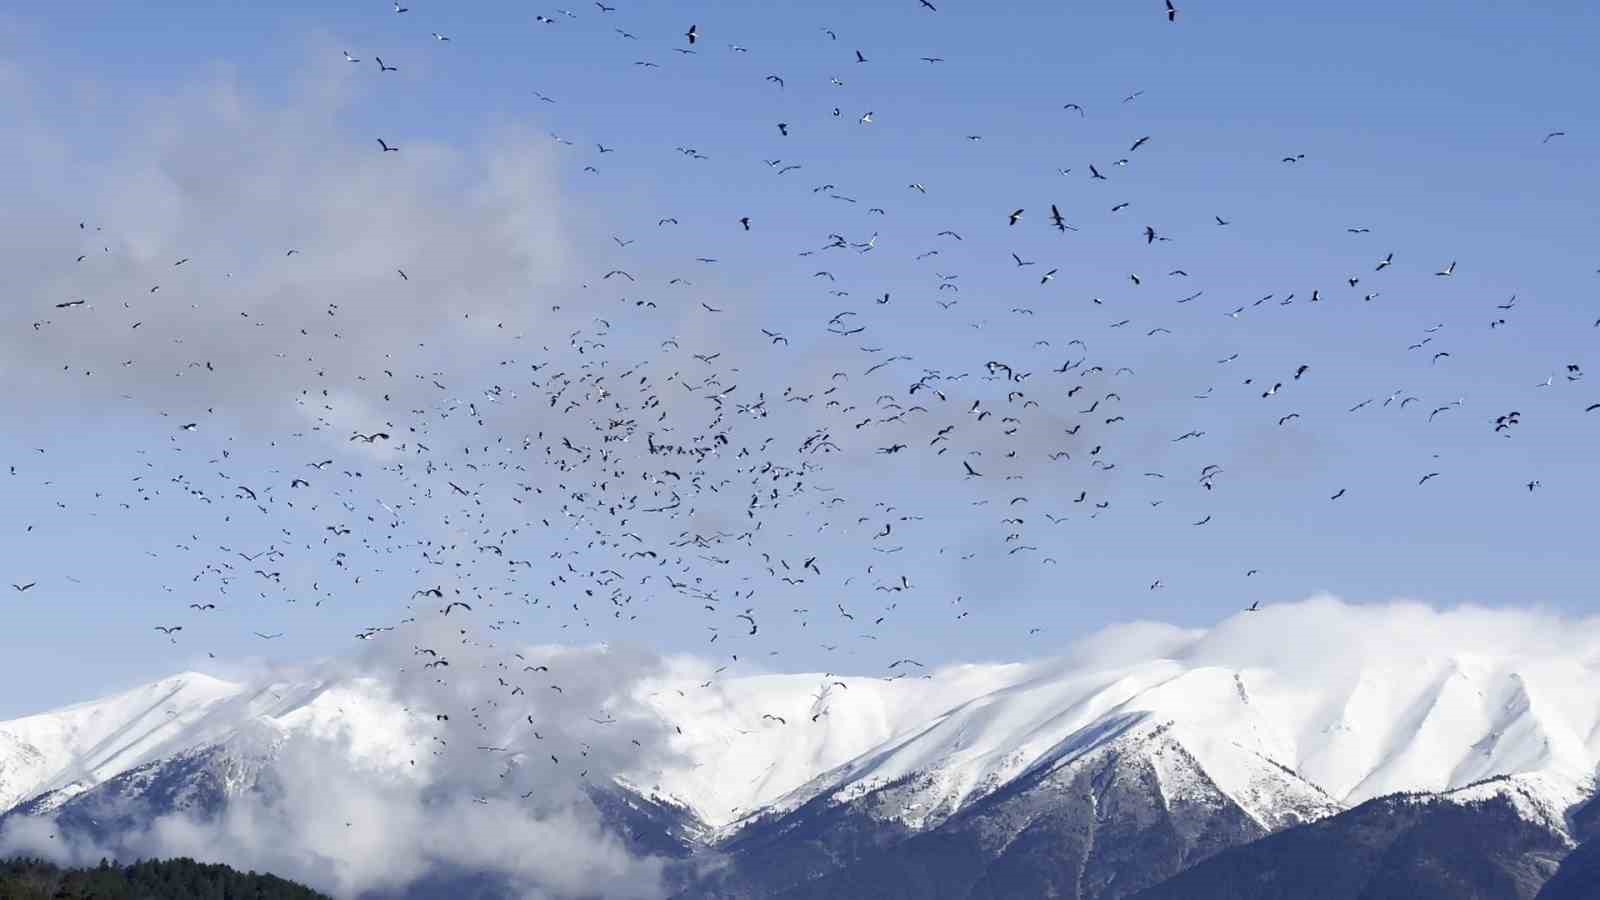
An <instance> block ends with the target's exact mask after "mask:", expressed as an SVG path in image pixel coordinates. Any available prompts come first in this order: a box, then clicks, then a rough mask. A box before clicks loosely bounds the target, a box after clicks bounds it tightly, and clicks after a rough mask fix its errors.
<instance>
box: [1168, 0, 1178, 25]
mask: <svg viewBox="0 0 1600 900" xmlns="http://www.w3.org/2000/svg"><path fill="white" fill-rule="evenodd" d="M1167 21H1168V22H1176V21H1178V8H1177V7H1176V6H1173V5H1172V0H1167Z"/></svg>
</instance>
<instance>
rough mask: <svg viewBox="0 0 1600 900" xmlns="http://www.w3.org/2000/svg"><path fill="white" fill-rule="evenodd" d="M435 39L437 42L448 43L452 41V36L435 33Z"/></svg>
mask: <svg viewBox="0 0 1600 900" xmlns="http://www.w3.org/2000/svg"><path fill="white" fill-rule="evenodd" d="M433 39H434V40H436V41H448V40H450V35H448V34H440V33H439V32H437V31H435V32H434V33H433Z"/></svg>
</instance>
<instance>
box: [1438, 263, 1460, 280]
mask: <svg viewBox="0 0 1600 900" xmlns="http://www.w3.org/2000/svg"><path fill="white" fill-rule="evenodd" d="M1455 273H1456V262H1455V260H1451V261H1450V265H1448V266H1445V267H1444V268H1443V269H1440V270H1439V271H1437V272H1435V273H1433V274H1434V275H1437V276H1439V277H1441V278H1449V277H1450V276H1451V275H1454V274H1455Z"/></svg>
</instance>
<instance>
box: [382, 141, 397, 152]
mask: <svg viewBox="0 0 1600 900" xmlns="http://www.w3.org/2000/svg"><path fill="white" fill-rule="evenodd" d="M378 146H379V147H382V148H383V152H384V153H399V152H400V148H399V147H391V146H389V145H388V144H386V143H384V140H383V138H378Z"/></svg>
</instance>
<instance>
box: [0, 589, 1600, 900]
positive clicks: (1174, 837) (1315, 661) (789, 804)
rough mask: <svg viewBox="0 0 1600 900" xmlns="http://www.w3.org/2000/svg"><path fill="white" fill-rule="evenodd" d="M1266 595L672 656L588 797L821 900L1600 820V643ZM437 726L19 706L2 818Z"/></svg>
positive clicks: (1538, 859) (1098, 881)
mask: <svg viewBox="0 0 1600 900" xmlns="http://www.w3.org/2000/svg"><path fill="white" fill-rule="evenodd" d="M1266 613H1267V611H1263V614H1261V615H1252V616H1244V617H1238V620H1237V621H1230V622H1228V623H1224V624H1223V625H1221V626H1218V627H1217V628H1215V629H1212V630H1211V631H1209V632H1184V631H1179V630H1177V629H1164V628H1162V629H1155V630H1154V631H1149V630H1146V631H1141V632H1139V633H1137V634H1134V635H1131V636H1130V635H1126V634H1125V635H1121V636H1118V635H1110V636H1105V637H1103V638H1102V640H1101V641H1100V642H1097V643H1092V644H1090V645H1086V646H1084V647H1079V648H1075V649H1074V650H1073V651H1072V652H1071V653H1070V654H1069V655H1068V656H1067V657H1065V658H1063V659H1058V660H1053V661H1049V662H1042V663H1033V664H1005V665H966V666H954V667H949V668H945V669H940V670H937V671H934V672H928V673H920V672H919V673H918V674H914V675H910V676H906V677H896V678H893V679H884V678H866V677H853V676H839V675H834V674H807V675H750V676H741V677H716V675H715V673H712V672H710V671H709V669H708V667H707V665H706V664H704V663H700V662H697V661H692V660H677V661H673V662H671V663H670V664H668V665H665V666H664V668H663V670H662V671H660V672H657V673H656V674H653V675H651V676H649V677H645V678H641V679H639V680H637V681H632V682H628V683H625V684H621V685H618V686H616V687H615V691H616V692H619V693H623V694H626V699H627V701H628V703H629V704H631V705H630V706H628V707H627V708H628V709H629V710H631V712H626V713H623V715H624V716H635V717H636V718H637V717H642V719H648V720H650V721H649V722H647V723H645V724H644V725H640V724H639V721H636V720H635V718H628V719H627V720H626V721H622V720H613V719H611V718H609V714H608V716H607V717H604V718H594V719H593V721H596V722H599V723H600V725H598V726H595V727H593V728H590V730H589V731H588V732H585V733H586V734H592V735H598V736H603V735H608V734H612V733H614V732H613V731H607V730H605V729H606V728H611V729H615V728H624V727H633V726H634V725H639V727H640V728H641V729H643V730H635V731H633V732H629V734H638V735H640V736H641V737H643V736H646V735H651V734H655V735H660V736H661V743H662V744H663V745H664V746H662V747H660V748H657V750H658V751H659V752H650V753H643V752H641V753H639V754H635V755H634V758H633V759H632V760H630V759H628V758H626V757H623V756H617V757H608V756H606V755H605V754H604V753H602V754H601V755H600V756H595V757H590V756H589V753H588V750H587V749H585V750H584V759H585V760H586V761H585V762H584V763H583V765H586V766H592V765H597V764H601V763H600V762H599V761H600V760H614V763H613V762H606V763H604V765H605V766H606V768H605V770H606V771H609V772H610V775H611V777H608V778H605V779H594V778H592V777H591V778H589V779H588V780H586V781H585V784H586V785H587V787H586V788H585V791H586V793H587V794H588V796H589V799H590V801H591V805H592V806H593V808H594V809H595V810H596V811H597V814H598V819H599V820H600V821H601V822H602V823H603V824H604V826H605V828H606V829H607V830H608V831H609V832H610V833H612V834H614V835H618V836H619V838H620V840H621V841H622V842H623V843H624V845H625V846H626V847H627V848H629V850H631V852H632V853H634V854H636V855H638V856H641V857H650V858H654V859H659V860H663V861H665V862H664V865H665V872H666V873H667V874H666V876H665V877H666V880H667V882H668V884H669V885H670V886H671V887H672V888H673V889H674V890H676V891H677V892H678V893H679V894H680V895H681V896H684V897H725V898H755V897H768V896H783V897H789V898H795V900H798V898H804V897H819V898H820V897H832V898H839V900H850V898H855V897H860V898H866V897H897V896H904V897H940V898H952V900H956V898H959V900H968V898H980V897H1001V896H1007V897H1010V896H1015V897H1025V896H1052V897H1060V898H1078V900H1121V898H1126V897H1136V896H1138V897H1144V896H1146V895H1148V896H1149V897H1151V898H1159V897H1166V896H1180V895H1185V894H1182V892H1181V891H1180V893H1166V894H1163V893H1160V892H1161V891H1163V890H1178V887H1177V886H1187V887H1185V888H1184V889H1185V890H1189V891H1191V892H1192V893H1188V894H1186V895H1185V896H1191V897H1204V896H1210V895H1208V894H1205V893H1203V892H1204V891H1206V890H1222V891H1223V893H1222V894H1216V896H1224V895H1227V891H1228V890H1242V889H1243V888H1241V887H1240V885H1241V884H1243V883H1244V881H1240V880H1239V879H1244V880H1245V881H1250V883H1252V884H1254V883H1257V882H1260V883H1266V884H1273V883H1288V882H1286V881H1285V879H1287V878H1288V876H1287V875H1284V874H1281V873H1279V871H1278V870H1276V869H1274V868H1273V867H1272V860H1273V856H1272V852H1277V853H1281V854H1284V855H1285V858H1291V857H1292V858H1303V859H1311V858H1314V857H1316V856H1317V855H1318V854H1319V853H1320V854H1325V855H1327V856H1328V857H1329V858H1330V859H1331V858H1339V857H1344V856H1348V857H1349V858H1351V859H1357V858H1359V859H1360V860H1361V863H1360V864H1359V865H1354V864H1352V865H1350V866H1347V867H1346V871H1345V872H1343V875H1344V876H1347V877H1346V880H1343V881H1340V880H1338V879H1334V878H1332V877H1331V876H1328V877H1325V878H1323V879H1321V880H1320V881H1319V882H1318V883H1319V884H1322V885H1342V886H1343V887H1341V888H1339V890H1344V889H1346V888H1348V890H1349V891H1353V893H1348V894H1339V893H1333V894H1327V896H1330V897H1332V896H1349V897H1352V898H1355V897H1365V896H1375V895H1372V894H1371V893H1370V892H1371V890H1372V887H1371V886H1372V885H1373V884H1377V883H1382V882H1385V881H1386V880H1388V879H1390V878H1391V877H1392V876H1393V877H1401V876H1403V877H1405V878H1412V879H1413V880H1415V879H1416V878H1420V877H1421V876H1420V875H1418V874H1417V872H1413V871H1411V870H1409V869H1406V868H1405V866H1404V865H1402V863H1404V862H1405V860H1406V859H1407V858H1410V859H1412V860H1413V862H1414V865H1415V866H1416V867H1420V868H1421V869H1426V870H1427V871H1428V872H1432V873H1434V874H1435V875H1437V876H1438V878H1439V879H1444V880H1440V881H1438V882H1437V883H1433V882H1428V883H1427V884H1426V885H1425V887H1426V888H1427V889H1429V890H1431V889H1435V888H1437V889H1438V890H1447V888H1448V885H1450V884H1453V882H1450V881H1449V880H1448V878H1447V877H1446V874H1439V873H1457V875H1449V877H1458V876H1459V878H1462V879H1466V880H1468V881H1470V882H1472V883H1473V884H1475V885H1477V886H1479V887H1481V888H1482V889H1483V890H1486V891H1502V892H1503V894H1504V896H1505V897H1506V898H1507V900H1511V898H1516V900H1530V898H1532V897H1533V896H1535V894H1537V892H1538V890H1539V888H1540V887H1541V886H1542V885H1543V884H1544V882H1545V881H1546V880H1550V878H1551V875H1552V874H1553V873H1554V872H1555V871H1556V868H1557V865H1558V864H1559V863H1560V861H1561V860H1562V859H1563V858H1564V857H1566V856H1567V854H1568V852H1569V851H1571V849H1572V848H1573V847H1574V846H1577V845H1578V844H1579V843H1580V842H1581V841H1582V838H1583V837H1586V836H1587V833H1586V831H1585V828H1586V826H1585V824H1584V823H1586V822H1589V821H1590V820H1593V819H1596V818H1600V812H1595V811H1594V809H1595V808H1588V809H1586V808H1584V807H1583V806H1582V804H1583V801H1584V800H1585V799H1587V798H1589V797H1591V796H1593V794H1594V790H1595V780H1594V778H1595V773H1596V769H1597V764H1600V710H1597V709H1596V708H1595V707H1594V705H1593V702H1592V697H1594V696H1597V695H1600V664H1597V663H1596V662H1595V661H1594V660H1593V658H1592V657H1589V656H1585V655H1583V654H1581V653H1575V654H1571V655H1562V654H1556V653H1519V652H1514V651H1506V652H1500V653H1497V652H1493V651H1492V650H1485V649H1484V648H1483V647H1481V646H1478V647H1476V648H1475V649H1473V650H1472V651H1471V652H1467V651H1452V650H1450V649H1449V648H1448V647H1439V648H1437V649H1435V650H1432V651H1430V650H1429V648H1428V647H1423V646H1419V647H1412V648H1411V650H1410V652H1397V651H1396V650H1395V648H1394V647H1393V646H1391V645H1390V644H1389V643H1387V642H1383V641H1379V642H1376V647H1364V646H1361V645H1352V646H1351V647H1350V648H1349V649H1348V652H1331V653H1309V652H1292V651H1288V650H1285V649H1284V648H1280V647H1276V646H1270V645H1267V644H1264V643H1263V642H1262V641H1261V640H1259V639H1258V638H1257V637H1256V636H1255V635H1254V633H1253V632H1251V630H1250V629H1256V628H1259V627H1260V624H1261V623H1263V622H1269V621H1270V619H1269V617H1268V615H1267V614H1266ZM904 668H910V669H911V670H912V671H914V672H915V671H917V670H916V667H915V666H914V664H910V665H907V666H902V669H904ZM495 702H498V701H495ZM596 702H597V704H598V703H599V702H600V701H596ZM607 702H609V701H607ZM475 708H476V707H475ZM434 718H435V717H434V716H432V715H426V714H423V713H421V712H419V711H418V710H416V709H412V708H409V707H407V705H406V704H404V703H402V702H401V701H400V699H399V695H398V694H397V693H396V692H395V691H394V690H393V689H392V686H391V685H388V684H385V683H383V682H380V681H378V680H376V679H372V678H350V677H344V676H332V677H327V678H323V679H320V680H315V679H313V680H306V681H303V682H283V683H273V684H268V685H264V686H253V685H242V684H235V683H231V682H224V681H220V680H217V679H214V678H209V677H207V676H203V675H182V676H177V677H174V678H171V679H165V680H163V681H161V682H157V683H156V684H153V685H149V686H146V687H144V688H139V689H136V690H133V691H129V692H126V693H123V694H119V695H116V696H114V697H110V698H107V699H105V700H101V701H95V702H92V703H86V704H79V705H77V706H73V707H69V708H66V709H63V710H59V711H57V712H54V713H46V714H42V715H38V716H31V717H28V718H25V719H19V720H15V721H12V722H5V723H0V799H3V800H4V801H5V803H4V806H3V807H0V808H8V809H9V812H8V813H7V815H8V816H10V817H15V818H27V817H40V816H51V817H54V821H55V824H56V825H57V827H59V828H61V829H63V830H67V831H72V832H77V833H83V834H88V835H94V836H96V837H105V836H110V835H114V834H116V833H117V832H119V831H122V830H124V829H129V828H136V827H138V826H139V825H140V824H141V823H145V822H148V821H150V820H152V819H153V818H155V817H157V816H160V815H163V814H166V813H169V812H173V811H189V812H191V813H196V814H200V815H215V814H216V813H217V812H219V811H220V810H222V809H225V808H227V807H228V805H229V804H230V803H232V802H234V801H235V800H237V798H239V797H241V796H242V795H245V794H248V793H251V792H257V793H259V792H260V791H262V790H263V789H264V785H265V786H268V787H270V785H271V784H272V783H273V782H274V780H278V779H282V778H283V777H285V773H284V771H283V764H282V763H281V761H280V760H279V759H278V754H279V752H280V749H281V748H282V747H283V746H284V744H285V742H287V741H289V740H290V739H292V738H294V737H296V736H305V735H314V736H319V737H321V738H326V739H330V740H334V739H336V743H337V746H338V748H339V751H340V753H341V754H343V757H346V758H347V759H346V761H347V762H350V763H351V764H352V765H356V766H358V767H359V769H360V771H362V772H364V773H369V774H370V773H378V774H379V775H381V776H382V777H385V778H395V779H410V780H418V779H422V780H426V779H427V778H430V777H432V776H433V775H434V774H436V773H434V772H433V771H432V770H428V769H427V767H428V766H429V765H434V766H437V765H440V764H442V763H440V762H438V761H437V760H436V759H435V757H432V756H428V755H427V754H429V753H430V749H429V748H430V747H433V748H436V747H437V746H439V744H437V743H435V742H440V741H443V740H444V739H445V738H447V737H449V738H450V739H452V740H459V738H457V737H453V735H458V734H462V733H463V732H459V731H451V730H449V729H451V728H455V727H457V726H455V725H454V724H453V723H452V724H451V725H448V726H447V725H441V724H438V723H436V722H435V721H434ZM513 718H514V719H515V720H516V721H517V722H520V720H521V717H520V716H515V717H513ZM545 719H546V721H548V719H549V717H548V716H546V717H545ZM470 721H477V720H476V719H472V720H470ZM613 721H621V722H622V724H616V725H613V724H611V723H612V722H613ZM645 725H648V727H647V728H646V727H645ZM477 727H479V728H483V727H486V726H484V725H482V724H481V723H480V724H479V725H478V726H477ZM585 727H587V726H585ZM652 729H653V730H652ZM475 737H476V735H475ZM593 739H594V740H600V739H601V738H600V737H595V738H593ZM479 740H482V738H481V737H479ZM495 740H499V741H500V742H501V743H507V742H509V743H512V744H517V746H515V747H511V750H512V751H513V752H512V753H511V754H510V755H509V756H508V757H507V759H508V760H509V763H510V764H511V765H514V766H515V765H522V764H523V760H526V759H538V760H543V759H544V757H545V756H546V755H549V756H550V758H551V759H552V760H553V759H554V758H555V757H554V755H553V754H550V753H549V752H548V751H549V750H550V749H551V745H550V744H548V743H545V744H543V745H539V744H536V743H534V742H531V741H528V740H527V739H526V738H525V737H520V736H517V735H515V734H513V735H510V736H507V737H504V738H503V739H502V738H500V737H499V736H496V738H495ZM541 740H543V739H541ZM613 743H615V744H617V745H620V746H626V743H627V742H626V741H613ZM637 743H638V742H637V741H636V744H637ZM583 746H584V747H587V744H584V745H583ZM639 746H643V745H642V744H639ZM483 749H487V750H491V751H492V750H494V749H495V748H483ZM608 752H609V751H608ZM439 758H443V757H439ZM474 759H475V760H481V759H482V757H475V758H474ZM587 771H588V770H587V769H585V772H587ZM385 773H386V774H385ZM290 774H292V773H290ZM491 784H492V782H491ZM486 814H487V813H486ZM1385 823H1386V824H1385ZM1452 836H1454V837H1452ZM1263 848H1279V849H1278V850H1276V851H1272V852H1268V850H1267V849H1263ZM1463 848H1475V849H1474V852H1472V853H1466V852H1465V851H1464V850H1463ZM1456 851H1462V852H1456ZM1582 852H1584V853H1587V852H1589V851H1588V849H1587V845H1585V849H1584V850H1583V851H1582ZM1408 854H1409V855H1410V856H1409V857H1408ZM1573 859H1574V860H1575V861H1574V862H1573V863H1572V864H1571V865H1572V866H1573V867H1574V868H1573V869H1572V871H1574V872H1583V871H1587V870H1584V869H1582V867H1581V865H1582V860H1583V859H1584V857H1583V856H1582V855H1580V854H1574V855H1573ZM1519 861H1520V862H1519ZM1469 863H1471V864H1472V865H1468V864H1469ZM1523 863H1526V865H1523ZM1396 873H1398V875H1397V874H1396ZM1571 877H1573V878H1579V876H1571ZM1196 879H1200V880H1196ZM1230 879H1234V880H1231V881H1230ZM1251 879H1253V880H1251ZM1362 879H1365V880H1362ZM1580 880H1581V879H1580ZM1558 882H1559V878H1558V879H1556V880H1553V881H1551V884H1552V885H1555V887H1557V888H1559V886H1560V885H1559V883H1558ZM1417 883H1418V884H1423V882H1421V881H1419V882H1417ZM1216 885H1224V886H1227V887H1222V888H1217V887H1215V886H1216ZM1362 891H1367V892H1368V893H1362ZM1141 892H1145V893H1144V894H1141ZM491 895H492V892H491ZM1232 896H1239V897H1249V896H1254V895H1251V894H1248V893H1239V894H1235V895H1232ZM1260 896H1262V897H1267V896H1273V895H1272V894H1270V893H1263V894H1261V895H1260ZM1418 896H1422V895H1420V894H1419V895H1418ZM1462 896H1469V895H1468V894H1462ZM1483 896H1485V897H1488V896H1492V894H1483Z"/></svg>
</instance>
